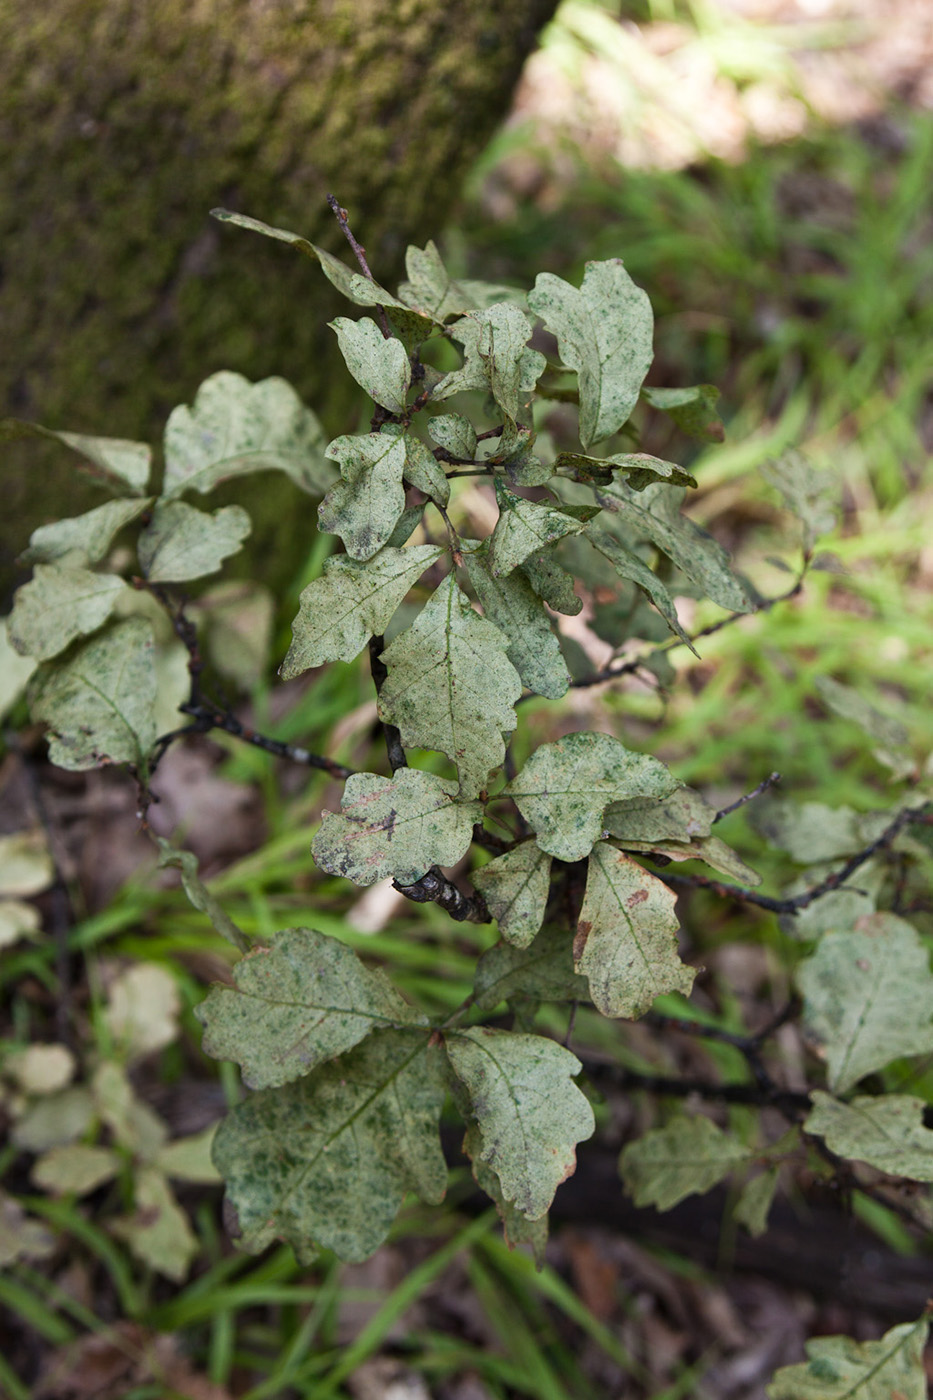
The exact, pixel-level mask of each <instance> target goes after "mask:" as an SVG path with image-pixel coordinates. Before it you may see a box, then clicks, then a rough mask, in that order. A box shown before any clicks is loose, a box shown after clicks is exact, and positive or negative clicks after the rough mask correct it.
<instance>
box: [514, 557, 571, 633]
mask: <svg viewBox="0 0 933 1400" xmlns="http://www.w3.org/2000/svg"><path fill="white" fill-rule="evenodd" d="M518 567H519V569H520V570H521V572H522V573H523V574H524V575H525V577H526V578H527V580H528V582H529V583H530V584H531V586H532V588H533V589H534V591H535V592H536V593H537V595H538V597H539V598H542V599H543V600H544V602H545V603H547V605H548V607H549V608H553V609H554V611H555V612H559V613H564V614H566V616H568V617H576V615H577V613H578V612H580V611H581V610H582V608H583V599H582V598H578V597H577V595H576V593H575V592H574V579H573V575H572V574H569V573H568V572H567V570H566V569H564V568H562V567H561V565H560V564H558V562H557V560H556V559H555V558H554V557H553V553H552V551H550V550H544V551H542V552H540V553H537V552H536V553H534V554H529V555H528V557H527V559H523V560H522V562H521V564H519V566H518Z"/></svg>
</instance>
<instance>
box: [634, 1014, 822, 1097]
mask: <svg viewBox="0 0 933 1400" xmlns="http://www.w3.org/2000/svg"><path fill="white" fill-rule="evenodd" d="M796 1009H797V1002H796V1001H795V1000H791V1001H789V1002H788V1003H787V1004H786V1005H785V1006H784V1007H782V1008H781V1010H780V1011H779V1012H778V1013H777V1015H776V1016H774V1017H773V1018H772V1019H771V1020H770V1021H768V1022H767V1023H766V1024H765V1025H764V1026H762V1028H761V1029H760V1030H758V1031H755V1032H754V1034H753V1035H747V1034H742V1033H740V1032H736V1031H727V1030H724V1029H723V1028H722V1027H721V1026H710V1025H706V1024H705V1023H704V1022H703V1021H693V1020H690V1019H689V1018H687V1017H680V1016H661V1015H658V1014H654V1013H649V1015H648V1016H647V1017H646V1020H648V1021H649V1022H650V1024H651V1025H653V1026H658V1027H660V1028H661V1029H670V1030H677V1031H683V1032H684V1034H686V1035H693V1036H696V1037H697V1038H698V1039H705V1040H716V1041H718V1042H719V1043H720V1044H722V1045H731V1046H733V1047H734V1048H735V1049H736V1050H738V1051H739V1053H740V1054H741V1055H742V1056H743V1057H744V1059H745V1063H746V1064H747V1065H748V1068H749V1071H750V1073H751V1075H752V1077H753V1079H754V1080H755V1083H756V1084H757V1086H758V1088H759V1090H760V1091H761V1092H762V1093H763V1094H765V1095H766V1096H767V1098H768V1101H769V1102H770V1101H772V1100H773V1098H774V1095H775V1094H778V1093H781V1092H782V1090H781V1089H780V1088H779V1086H778V1085H777V1084H776V1083H775V1082H774V1079H773V1078H772V1076H771V1075H770V1074H769V1072H768V1070H767V1069H766V1068H765V1065H764V1061H763V1060H762V1058H761V1049H762V1046H763V1045H764V1044H765V1042H766V1041H768V1040H770V1038H771V1036H772V1035H774V1033H775V1032H776V1031H777V1030H779V1029H780V1027H781V1026H782V1025H783V1024H784V1022H785V1021H787V1020H788V1018H789V1017H790V1016H792V1015H793V1013H794V1011H795V1010H796Z"/></svg>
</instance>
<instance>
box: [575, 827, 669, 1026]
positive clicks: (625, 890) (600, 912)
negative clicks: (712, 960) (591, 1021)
mask: <svg viewBox="0 0 933 1400" xmlns="http://www.w3.org/2000/svg"><path fill="white" fill-rule="evenodd" d="M676 903H677V896H676V895H675V893H674V891H673V890H670V889H668V887H667V885H665V884H662V882H661V881H660V880H659V879H657V877H656V876H654V875H650V874H649V873H648V871H647V870H644V869H643V868H642V866H640V865H639V864H638V862H637V861H635V860H632V859H631V857H630V856H627V855H625V853H624V852H623V851H617V850H615V848H614V847H613V846H610V845H609V844H608V843H607V842H605V841H600V842H598V843H597V845H596V846H594V848H593V851H592V854H591V855H590V859H589V865H588V867H587V875H586V893H585V895H584V898H583V907H582V909H581V910H580V920H579V923H578V924H577V934H576V938H575V939H574V945H573V958H574V967H575V968H576V970H577V972H579V973H581V974H582V975H583V976H584V977H586V979H587V980H588V982H589V984H590V996H591V997H592V999H593V1002H594V1004H595V1005H596V1007H597V1008H598V1010H600V1011H601V1012H602V1014H603V1015H604V1016H627V1017H629V1018H632V1019H634V1018H635V1017H637V1016H642V1015H644V1013H645V1012H646V1011H648V1010H649V1009H650V1007H651V1005H652V1003H653V1002H654V1001H655V999H656V998H657V997H659V996H661V995H662V993H664V992H682V993H683V995H684V996H689V995H690V989H691V987H692V986H693V979H694V977H695V976H696V973H695V972H694V970H693V968H689V967H687V966H686V965H685V964H684V963H682V962H681V960H680V958H679V956H678V953H677V930H678V927H679V925H678V922H677V915H676V914H675V912H674V907H675V905H676Z"/></svg>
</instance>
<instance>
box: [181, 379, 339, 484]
mask: <svg viewBox="0 0 933 1400" xmlns="http://www.w3.org/2000/svg"><path fill="white" fill-rule="evenodd" d="M324 444H325V438H324V433H323V430H322V428H321V425H320V423H319V422H318V420H317V418H316V417H315V415H314V414H313V413H312V412H311V410H310V409H308V408H305V406H304V404H303V403H302V402H301V400H300V399H299V397H298V395H297V394H296V393H295V391H294V389H293V388H292V387H291V385H290V384H288V383H286V381H285V380H284V379H277V378H272V379H261V380H259V382H258V383H256V384H251V383H250V381H249V380H248V379H246V378H244V376H243V375H242V374H235V373H234V372H233V371H232V370H219V371H218V373H217V374H212V375H211V376H210V378H209V379H205V381H204V383H203V384H202V385H201V387H200V388H199V389H198V392H197V394H196V395H195V400H194V403H193V404H192V406H191V407H190V408H189V407H188V406H187V405H186V404H182V405H181V406H179V407H178V408H176V409H173V410H172V412H171V414H170V415H169V420H168V423H167V424H166V425H165V481H164V483H163V487H162V491H163V495H165V496H168V497H172V496H180V495H181V494H182V492H184V491H200V492H202V493H203V492H205V491H210V490H211V489H212V488H213V487H214V486H217V485H218V483H219V482H221V481H229V480H230V478H231V477H236V476H244V475H245V474H246V473H247V472H255V471H269V470H277V471H283V472H285V474H286V475H287V476H289V477H290V478H291V479H292V481H294V482H295V483H296V485H298V486H300V487H301V488H302V489H303V490H305V491H307V492H309V493H310V494H311V495H314V496H319V495H320V494H321V493H322V492H323V491H324V490H326V488H327V486H329V484H330V483H331V481H332V480H333V477H334V473H333V470H332V468H331V467H330V466H329V465H328V463H327V462H326V461H325V458H324Z"/></svg>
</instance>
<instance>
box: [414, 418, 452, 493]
mask: <svg viewBox="0 0 933 1400" xmlns="http://www.w3.org/2000/svg"><path fill="white" fill-rule="evenodd" d="M404 443H405V480H406V481H407V482H408V483H409V485H411V486H416V487H417V488H418V490H419V491H423V492H424V494H425V495H426V496H430V498H431V500H432V501H436V502H437V503H438V505H442V506H446V504H447V502H448V501H449V500H450V482H449V481H448V480H447V477H446V476H445V475H444V472H443V470H442V468H441V466H440V464H439V463H438V462H437V461H436V460H435V457H434V454H433V452H432V451H431V450H430V448H429V447H427V446H425V444H424V443H423V442H422V441H421V439H420V438H416V437H414V436H413V435H412V434H411V433H406V434H405V437H404Z"/></svg>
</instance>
